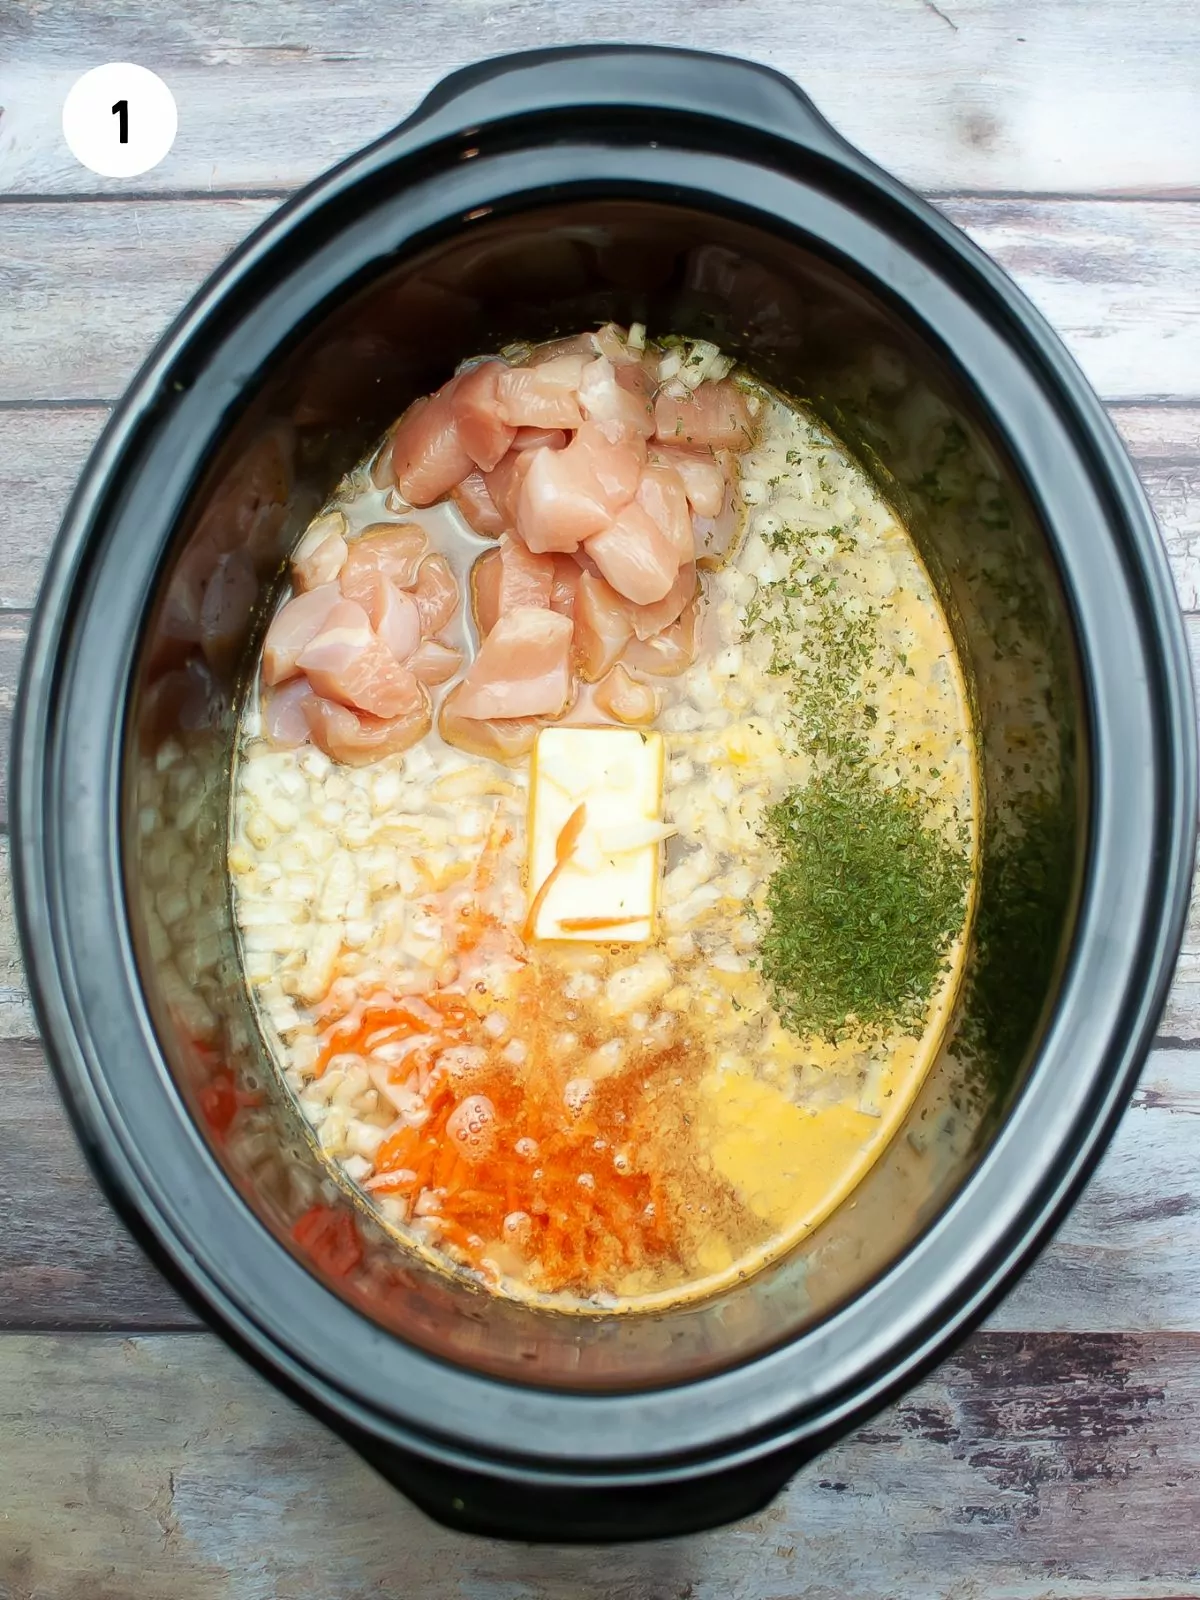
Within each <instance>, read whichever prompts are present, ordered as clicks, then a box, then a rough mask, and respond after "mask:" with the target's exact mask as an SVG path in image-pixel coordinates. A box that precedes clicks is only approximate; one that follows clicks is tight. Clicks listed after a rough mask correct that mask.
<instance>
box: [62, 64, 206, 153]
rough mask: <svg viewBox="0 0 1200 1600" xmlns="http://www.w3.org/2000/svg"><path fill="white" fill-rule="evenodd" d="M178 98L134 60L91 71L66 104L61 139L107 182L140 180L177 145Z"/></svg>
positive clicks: (79, 82) (152, 73)
mask: <svg viewBox="0 0 1200 1600" xmlns="http://www.w3.org/2000/svg"><path fill="white" fill-rule="evenodd" d="M178 125H179V113H178V112H177V110H176V109H175V96H174V95H173V94H172V93H171V91H170V89H168V88H167V86H166V84H165V83H164V82H163V81H162V79H161V78H160V77H159V76H158V74H157V73H156V72H151V71H150V69H149V68H148V67H138V66H135V65H134V64H133V62H132V61H110V62H109V63H108V65H107V66H103V67H93V68H92V70H91V71H90V72H85V73H84V75H83V77H82V78H78V79H76V81H75V82H74V83H73V84H72V85H71V92H70V94H68V95H67V98H66V100H65V101H64V102H63V113H62V127H63V138H64V139H66V141H67V144H68V145H69V146H70V149H71V154H72V155H73V156H74V157H75V159H76V160H77V161H81V162H82V163H83V165H84V166H85V167H87V168H88V169H89V171H91V172H98V173H99V174H100V175H101V177H104V178H136V177H137V176H138V174H139V173H141V172H149V171H150V168H151V167H156V166H157V165H158V163H159V162H160V161H161V160H162V158H163V157H164V156H165V155H166V153H167V151H168V150H169V149H170V148H171V146H172V145H173V144H174V142H175V130H176V128H177V127H178Z"/></svg>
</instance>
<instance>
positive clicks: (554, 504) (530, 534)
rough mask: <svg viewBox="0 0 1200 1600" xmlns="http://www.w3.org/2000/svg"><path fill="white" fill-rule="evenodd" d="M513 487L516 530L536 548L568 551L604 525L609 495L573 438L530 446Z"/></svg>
mask: <svg viewBox="0 0 1200 1600" xmlns="http://www.w3.org/2000/svg"><path fill="white" fill-rule="evenodd" d="M526 459H527V460H528V461H529V467H528V470H527V471H526V472H525V473H524V476H523V479H522V482H521V486H520V489H519V490H518V492H517V532H518V533H519V534H520V535H521V537H522V539H523V540H524V541H525V543H526V544H527V545H528V546H529V548H530V549H531V550H533V551H535V552H537V553H539V554H541V553H543V552H545V551H547V550H561V551H565V552H568V553H569V552H570V551H572V550H575V549H577V548H578V547H579V544H580V543H581V541H582V540H584V539H586V538H588V537H589V536H590V535H591V534H593V533H599V532H600V530H601V529H602V528H606V527H607V526H608V523H609V519H610V517H611V515H612V513H611V511H610V510H609V506H608V500H607V497H606V496H605V494H604V492H603V490H602V489H601V488H600V486H599V484H598V483H597V481H596V478H595V475H594V473H593V472H592V470H591V467H590V465H589V463H588V461H587V459H586V457H581V456H580V455H579V454H578V452H577V450H576V446H575V445H574V444H570V445H568V446H567V448H566V449H565V450H531V451H529V453H528V456H527V457H526Z"/></svg>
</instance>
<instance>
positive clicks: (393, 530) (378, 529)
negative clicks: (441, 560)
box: [338, 522, 429, 607]
mask: <svg viewBox="0 0 1200 1600" xmlns="http://www.w3.org/2000/svg"><path fill="white" fill-rule="evenodd" d="M428 550H429V540H428V539H427V538H426V537H425V530H424V528H418V527H417V525H416V523H415V522H401V523H395V522H373V523H372V524H371V526H370V527H369V528H364V529H363V531H362V533H361V534H360V535H359V537H358V538H357V539H355V540H353V541H352V542H351V544H350V553H349V555H348V556H347V557H346V564H345V566H344V567H343V568H342V573H341V577H340V579H339V580H338V581H339V582H340V583H341V586H342V593H343V594H344V595H345V597H346V599H347V600H355V601H357V603H358V604H359V605H360V606H363V607H367V606H369V605H370V603H371V596H372V595H373V594H374V593H375V579H376V578H377V577H382V578H387V579H388V580H389V581H390V582H392V583H394V584H395V585H396V587H397V588H398V589H411V588H413V587H414V586H415V584H416V581H417V573H418V572H419V570H420V567H421V562H422V561H424V559H425V556H426V554H427V552H428Z"/></svg>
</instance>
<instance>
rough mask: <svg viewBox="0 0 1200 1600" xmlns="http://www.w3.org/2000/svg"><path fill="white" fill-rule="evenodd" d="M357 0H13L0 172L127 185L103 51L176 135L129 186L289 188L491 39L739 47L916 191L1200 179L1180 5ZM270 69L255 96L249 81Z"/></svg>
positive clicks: (5, 46)
mask: <svg viewBox="0 0 1200 1600" xmlns="http://www.w3.org/2000/svg"><path fill="white" fill-rule="evenodd" d="M385 15H386V13H385V12H383V11H381V10H380V8H379V7H378V6H376V5H373V4H371V3H370V0H339V3H338V4H337V5H336V6H333V5H326V4H324V3H322V0H259V3H257V4H255V5H253V6H249V5H245V4H237V3H235V0H192V3H191V4H189V5H187V6H180V7H171V8H167V7H164V6H162V5H161V4H156V3H155V0H117V3H116V4H112V5H106V6H103V7H100V6H90V5H69V4H62V3H51V4H46V3H45V0H8V4H7V5H6V6H5V7H4V9H3V11H2V12H0V62H2V63H3V66H2V67H0V105H3V106H4V107H5V115H4V120H3V122H0V187H2V188H3V189H4V190H5V191H7V192H9V193H25V194H28V193H36V194H43V193H53V194H79V193H88V192H102V193H103V192H107V193H113V192H120V191H121V189H122V185H121V184H120V183H118V182H113V181H110V180H104V179H100V178H97V177H96V176H95V175H94V174H92V173H90V172H88V171H86V170H85V169H84V168H83V167H81V166H80V165H79V164H78V163H77V162H75V161H74V160H73V158H72V157H71V155H70V153H69V151H68V150H67V148H66V146H65V144H64V142H63V139H62V135H61V132H60V129H59V110H60V107H61V105H62V102H63V99H64V98H65V96H66V93H67V90H68V89H69V87H70V85H71V83H72V81H73V80H74V78H75V77H76V76H77V75H78V74H79V73H80V72H82V71H84V70H85V69H86V68H88V67H91V66H94V65H96V64H97V63H98V62H101V61H138V62H141V63H143V64H144V65H146V66H149V67H153V68H154V69H155V70H156V71H158V72H160V73H162V74H163V76H164V77H165V78H166V80H167V82H168V83H169V84H170V85H171V87H172V90H173V91H174V94H175V98H176V100H177V102H178V105H179V134H178V138H177V140H176V143H175V147H174V149H173V150H172V151H171V154H170V155H169V156H168V157H167V159H166V160H165V161H163V162H162V164H161V165H160V166H159V167H157V168H156V169H155V170H154V171H153V172H149V173H147V174H145V176H144V177H142V178H139V179H138V180H137V186H138V187H139V188H145V189H147V190H154V191H160V192H161V191H169V190H179V189H200V190H204V189H213V188H216V189H238V190H243V189H255V188H267V189H272V190H274V189H279V188H290V187H292V186H294V185H296V184H298V183H301V182H303V181H305V180H306V179H308V178H310V177H312V176H314V175H315V174H316V173H317V172H319V171H320V170H321V169H322V168H324V167H326V166H329V165H330V164H331V163H333V162H334V161H337V160H339V159H341V157H343V156H345V155H348V154H349V153H350V152H351V151H353V150H355V149H357V148H358V147H359V146H360V145H362V144H364V143H366V142H367V141H368V140H370V139H374V138H376V137H377V136H379V135H380V134H383V133H385V132H386V131H387V130H388V129H389V128H391V127H393V126H394V125H395V124H396V123H397V122H399V121H400V120H401V119H402V118H403V117H405V116H406V115H407V114H408V112H409V111H411V110H412V108H413V106H414V105H415V104H416V103H417V101H418V100H419V99H420V98H421V97H422V96H423V95H424V94H425V93H426V92H427V91H428V89H429V88H430V87H432V85H433V84H434V83H435V82H436V81H437V80H438V79H439V78H440V77H441V76H442V75H443V74H444V73H446V72H448V71H449V70H451V69H452V68H454V67H457V66H461V65H463V64H464V63H466V62H470V61H477V60H479V59H480V58H482V57H485V56H490V55H496V54H498V53H501V52H504V51H508V50H515V49H522V48H526V49H527V48H530V47H532V46H548V45H561V44H578V43H580V42H583V41H586V40H612V39H621V40H626V41H636V42H643V43H652V44H671V45H687V46H691V47H694V48H698V49H704V50H723V51H732V52H735V53H736V54H739V55H742V56H746V57H748V58H750V59H752V60H756V61H761V62H763V63H765V64H766V65H769V66H772V67H776V68H778V69H780V70H781V71H783V72H785V73H787V74H789V75H790V76H791V77H792V78H794V79H795V80H796V81H797V82H799V83H800V84H802V85H803V86H804V88H805V89H806V90H807V91H808V93H809V94H810V95H811V96H812V97H813V99H814V100H815V101H816V103H817V105H818V106H819V107H820V108H821V109H822V110H823V111H824V113H825V114H826V115H827V116H828V117H829V118H830V119H831V120H832V121H833V123H834V124H835V125H836V126H837V127H838V128H839V129H840V130H841V131H842V132H843V133H845V134H846V135H847V137H849V138H850V139H851V140H853V141H854V142H855V143H857V144H859V145H861V147H862V148H863V149H864V150H865V151H866V152H867V153H868V154H870V155H873V156H875V157H876V158H877V159H878V160H880V161H883V162H885V163H886V164H887V165H888V166H890V167H892V168H893V169H894V170H895V171H896V172H897V173H898V175H899V176H901V177H903V178H905V179H906V180H907V181H908V182H910V183H914V184H916V185H918V186H920V187H922V188H926V189H941V190H951V189H975V190H997V189H999V190H1007V191H1013V190H1023V191H1029V190H1042V191H1045V190H1053V191H1057V192H1064V191H1077V192H1089V193H1095V192H1099V193H1106V192H1107V193H1111V192H1113V191H1121V192H1126V193H1129V192H1148V191H1157V192H1168V193H1170V192H1187V193H1192V194H1195V193H1196V192H1197V191H1198V190H1200V103H1198V98H1197V82H1196V75H1195V70H1194V67H1195V61H1196V57H1197V54H1198V53H1200V15H1198V13H1197V10H1196V7H1195V6H1194V4H1192V3H1191V0H1156V3H1155V4H1153V5H1149V4H1145V3H1129V0H1125V3H1121V4H1117V3H1111V0H1110V3H1109V4H1107V5H1105V6H1104V8H1103V10H1102V12H1099V13H1098V12H1097V8H1096V7H1094V6H1088V7H1081V5H1080V4H1079V3H1078V0H1039V3H1031V0H946V3H944V4H934V3H932V0H856V3H855V5H854V7H853V12H852V20H851V15H848V11H847V7H846V6H845V4H844V3H843V0H805V4H804V6H803V8H802V10H801V9H799V8H797V7H796V6H795V5H794V4H792V3H791V0H741V3H740V4H738V5H737V6H736V7H731V6H730V5H728V4H721V3H719V0H694V3H692V4H687V5H679V6H668V7H660V8H657V9H654V8H647V7H645V6H639V5H636V4H634V3H633V0H593V3H588V4H584V3H582V0H567V3H565V4H564V3H561V0H518V3H509V4H500V5H495V4H491V3H488V0H459V3H458V4H457V5H456V6H455V7H454V8H453V10H451V11H447V9H446V8H444V7H442V6H437V5H433V6H412V7H406V8H405V10H404V13H403V22H402V23H401V22H400V20H399V18H398V17H397V18H394V19H393V20H392V22H391V23H390V24H387V23H385V20H384V19H385ZM268 85H269V92H265V93H264V89H266V88H267V86H268Z"/></svg>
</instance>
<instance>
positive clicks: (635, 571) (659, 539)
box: [586, 501, 679, 606]
mask: <svg viewBox="0 0 1200 1600" xmlns="http://www.w3.org/2000/svg"><path fill="white" fill-rule="evenodd" d="M586 549H587V553H588V555H590V556H591V558H592V560H593V561H594V562H595V563H596V565H597V566H598V567H599V568H600V571H601V572H602V573H603V574H604V576H605V577H606V578H607V579H608V581H609V583H611V584H612V586H613V588H614V589H615V590H616V591H617V593H618V594H623V595H624V596H625V598H626V599H627V600H632V601H633V602H634V604H635V605H639V606H645V605H651V604H652V603H653V602H654V601H655V600H661V599H662V598H663V597H664V596H665V595H666V594H667V593H668V592H669V591H670V588H671V585H672V584H673V583H674V582H675V579H676V577H677V576H678V574H679V554H678V552H677V551H676V550H675V549H674V548H673V547H672V546H671V545H670V544H669V543H668V541H667V538H666V535H665V534H664V533H663V532H662V530H661V529H660V528H659V526H658V524H657V523H656V522H655V521H654V519H653V517H651V516H650V515H649V513H648V512H646V511H644V510H643V509H642V507H641V506H640V505H638V504H637V502H636V501H635V502H634V503H633V504H632V505H627V506H625V507H624V508H623V509H622V510H620V511H618V512H617V514H616V516H615V517H614V518H613V520H612V522H611V523H610V524H609V526H608V527H607V528H605V529H604V531H603V532H602V533H597V534H594V535H593V536H592V538H590V539H589V540H588V541H587V546H586Z"/></svg>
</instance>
